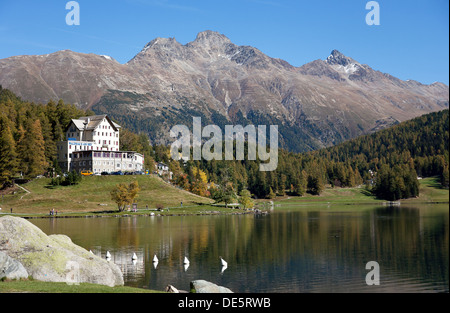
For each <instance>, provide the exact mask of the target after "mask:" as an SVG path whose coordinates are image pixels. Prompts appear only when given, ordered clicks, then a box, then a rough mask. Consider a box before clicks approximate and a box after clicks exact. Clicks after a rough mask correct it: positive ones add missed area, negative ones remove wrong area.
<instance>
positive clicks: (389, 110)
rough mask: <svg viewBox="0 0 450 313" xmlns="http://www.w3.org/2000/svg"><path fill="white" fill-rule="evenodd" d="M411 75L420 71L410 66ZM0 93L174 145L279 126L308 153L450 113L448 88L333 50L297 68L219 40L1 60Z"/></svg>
mask: <svg viewBox="0 0 450 313" xmlns="http://www.w3.org/2000/svg"><path fill="white" fill-rule="evenodd" d="M411 66H414V65H413V64H412V65H411ZM0 85H2V86H3V87H4V88H8V89H10V90H12V91H13V92H14V93H16V94H17V95H19V96H20V97H21V98H22V99H23V100H27V101H33V102H36V103H46V102H48V101H49V100H55V101H58V100H59V99H62V100H64V102H66V103H72V104H75V105H76V106H77V107H79V108H82V109H91V110H93V111H94V112H95V113H97V114H108V115H109V116H111V117H112V118H113V119H114V120H116V121H117V122H118V123H119V124H121V125H122V126H124V127H127V128H129V129H131V130H133V131H136V132H146V133H148V134H149V137H150V139H151V140H152V141H153V142H156V143H168V141H169V140H170V137H169V130H170V129H171V128H172V126H174V125H176V124H184V125H187V126H189V127H191V125H192V117H193V116H200V117H202V124H203V125H208V124H216V125H219V126H220V127H224V125H227V124H235V125H236V124H240V125H243V126H245V125H247V124H255V125H262V124H264V125H278V126H279V127H278V129H279V132H280V145H281V146H282V147H284V148H287V149H289V150H291V151H297V152H299V151H308V150H313V149H317V148H321V147H326V146H331V145H334V144H337V143H339V142H342V141H344V140H347V139H350V138H355V137H357V136H360V135H363V134H368V133H371V132H374V131H376V130H378V129H382V128H385V127H387V126H390V125H394V124H397V123H399V122H401V121H404V120H409V119H412V118H414V117H416V116H419V115H422V114H426V113H429V112H433V111H440V110H443V109H445V108H448V106H449V88H448V86H447V85H445V84H443V83H438V82H436V83H433V84H430V85H425V84H422V83H420V82H417V81H414V80H407V81H404V80H401V79H398V78H396V77H394V76H392V75H390V74H387V73H382V72H380V71H377V70H374V69H372V68H371V67H370V66H368V65H366V64H361V63H359V62H358V61H356V60H354V59H352V58H350V57H347V56H345V55H343V54H342V53H341V52H339V51H337V50H333V51H332V52H331V54H330V55H329V56H328V57H327V58H326V59H323V60H322V59H318V60H315V61H312V62H310V63H307V64H305V65H303V66H300V67H295V66H293V65H291V64H289V63H288V62H286V61H284V60H281V59H277V58H271V57H269V56H267V55H266V54H264V53H262V52H261V51H260V50H258V49H257V48H254V47H251V46H238V45H236V44H234V43H232V42H231V41H230V39H229V38H227V37H226V36H225V35H223V34H220V33H218V32H214V31H204V32H200V33H198V35H197V37H196V38H195V40H194V41H192V42H189V43H187V44H184V45H183V44H181V43H179V42H177V41H176V39H175V38H156V39H154V40H152V41H150V42H149V43H148V44H147V45H145V47H144V48H143V49H142V50H141V51H140V52H139V53H138V54H136V55H135V56H134V57H133V58H132V59H131V60H130V61H128V62H127V63H125V64H121V63H119V62H117V61H116V60H115V59H114V58H112V57H110V56H106V55H96V54H84V53H78V52H73V51H70V50H63V51H58V52H55V53H52V54H47V55H22V56H14V57H9V58H5V59H1V60H0Z"/></svg>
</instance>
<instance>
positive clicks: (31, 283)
mask: <svg viewBox="0 0 450 313" xmlns="http://www.w3.org/2000/svg"><path fill="white" fill-rule="evenodd" d="M23 292H27V293H163V291H158V290H151V289H145V288H135V287H128V286H116V287H108V286H104V285H98V284H90V283H80V284H78V285H69V284H67V283H64V282H61V283H54V282H43V281H37V280H11V281H0V293H23Z"/></svg>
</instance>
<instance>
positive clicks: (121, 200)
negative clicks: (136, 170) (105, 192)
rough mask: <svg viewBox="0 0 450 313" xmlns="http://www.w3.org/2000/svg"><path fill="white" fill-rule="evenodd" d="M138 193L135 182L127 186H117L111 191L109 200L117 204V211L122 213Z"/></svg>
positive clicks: (137, 184)
mask: <svg viewBox="0 0 450 313" xmlns="http://www.w3.org/2000/svg"><path fill="white" fill-rule="evenodd" d="M139 191H140V188H139V183H138V182H137V181H133V182H131V183H129V184H126V183H121V184H117V185H116V186H115V187H114V189H113V190H112V191H111V199H112V200H113V201H114V202H115V203H117V206H118V208H119V211H120V212H122V211H124V210H125V208H126V206H127V205H131V204H132V203H133V202H134V199H136V197H137V196H138V192H139Z"/></svg>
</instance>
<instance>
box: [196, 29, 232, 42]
mask: <svg viewBox="0 0 450 313" xmlns="http://www.w3.org/2000/svg"><path fill="white" fill-rule="evenodd" d="M194 43H200V44H204V43H208V44H209V45H223V44H228V43H231V41H230V39H228V37H227V36H225V35H223V34H221V33H219V32H216V31H212V30H205V31H203V32H200V33H198V34H197V37H196V38H195V40H194Z"/></svg>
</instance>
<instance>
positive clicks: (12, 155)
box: [0, 115, 18, 187]
mask: <svg viewBox="0 0 450 313" xmlns="http://www.w3.org/2000/svg"><path fill="white" fill-rule="evenodd" d="M17 166H18V163H17V153H16V143H15V141H14V138H13V136H12V133H11V129H10V127H9V125H8V122H7V120H6V118H4V117H3V115H0V187H1V186H4V185H5V184H10V183H11V182H12V180H11V178H12V176H13V175H14V174H16V171H17Z"/></svg>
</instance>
